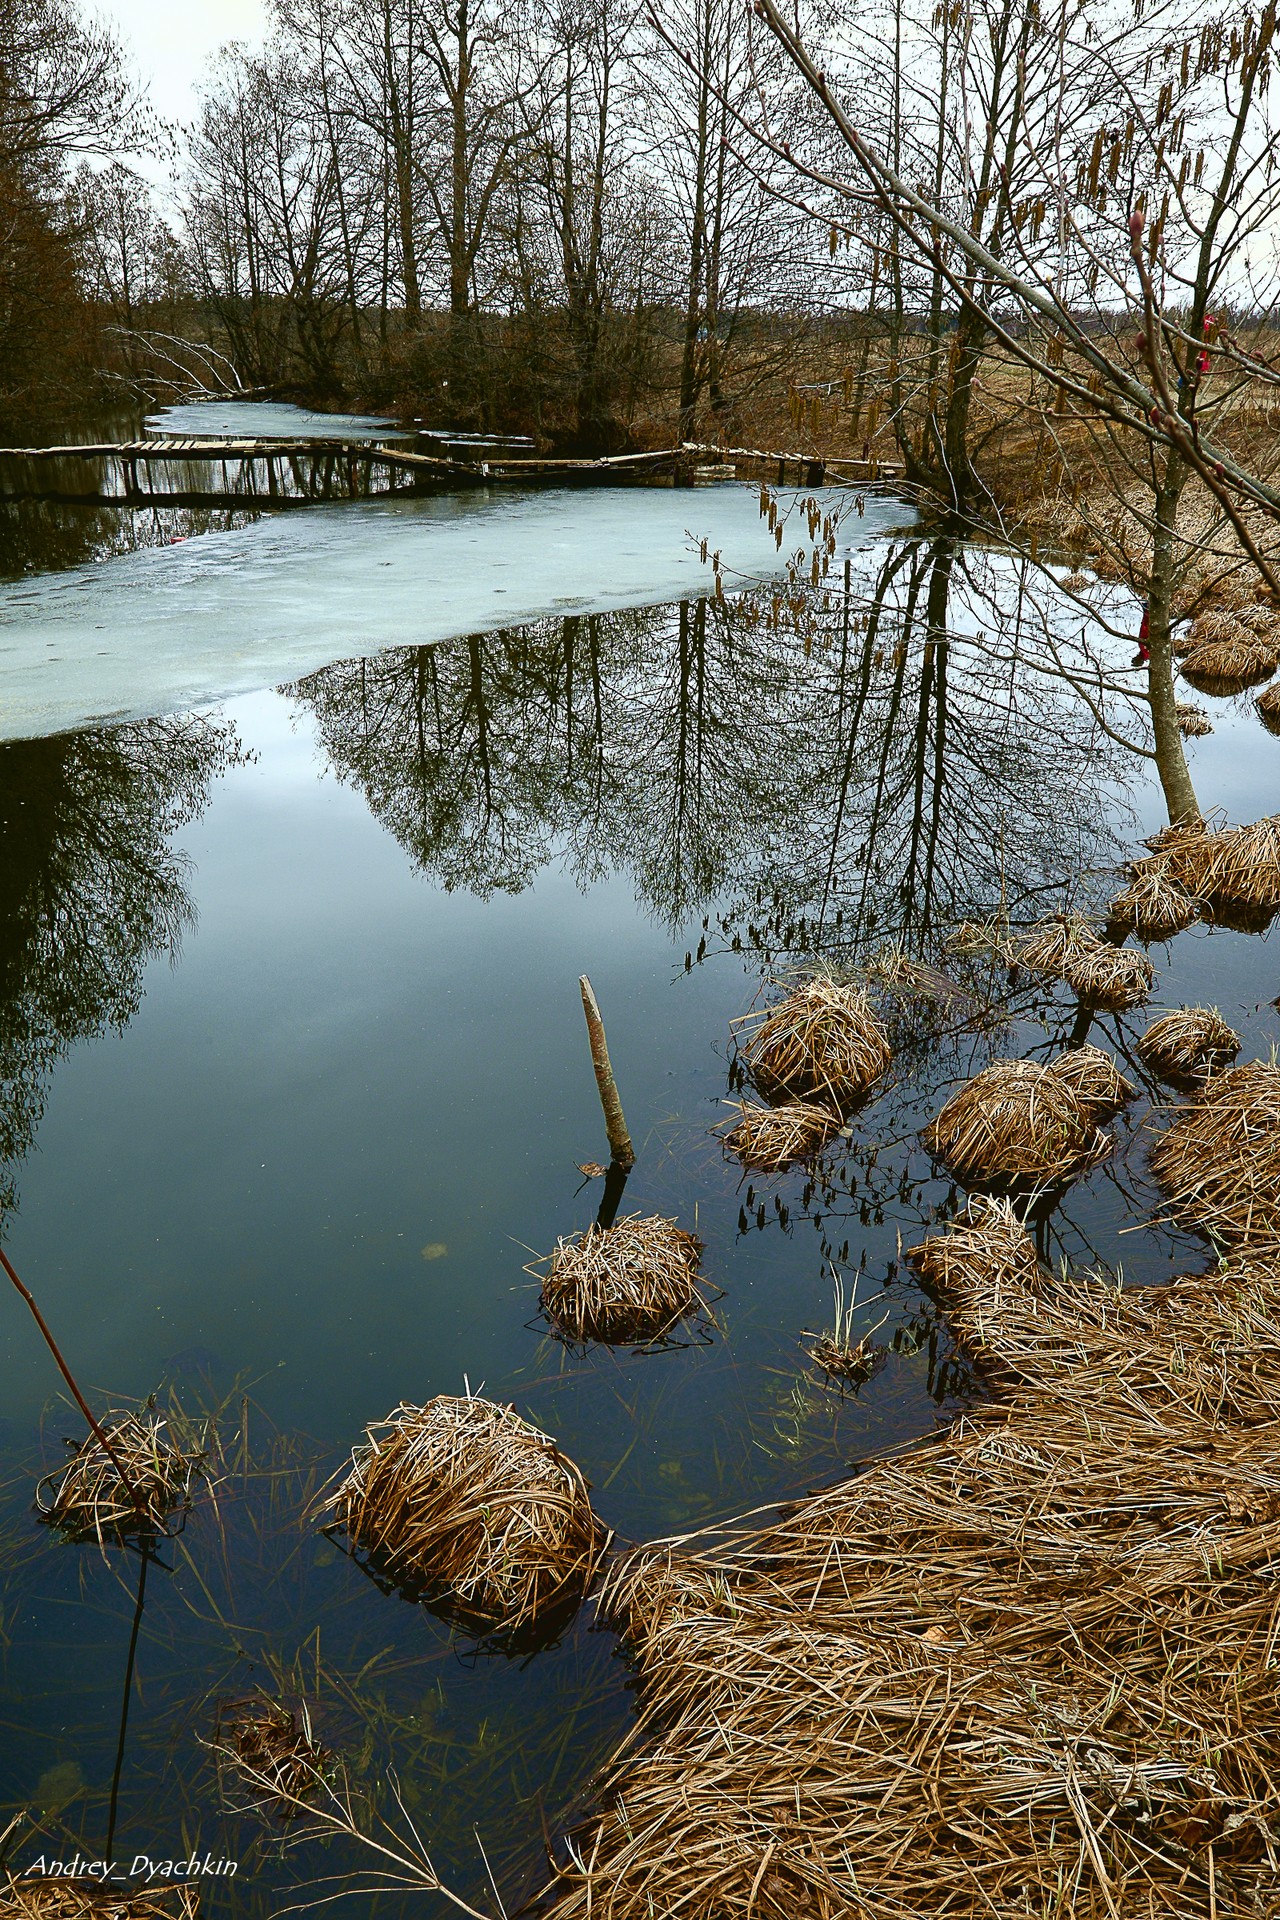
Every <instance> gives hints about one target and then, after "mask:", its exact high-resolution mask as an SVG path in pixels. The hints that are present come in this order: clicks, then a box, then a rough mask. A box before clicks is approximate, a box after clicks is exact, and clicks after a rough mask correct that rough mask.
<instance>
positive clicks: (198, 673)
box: [0, 485, 903, 739]
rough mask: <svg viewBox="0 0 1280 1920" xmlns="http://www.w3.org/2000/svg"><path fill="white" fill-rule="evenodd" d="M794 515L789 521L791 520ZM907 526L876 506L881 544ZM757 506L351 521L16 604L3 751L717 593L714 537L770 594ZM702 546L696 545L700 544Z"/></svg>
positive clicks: (30, 582)
mask: <svg viewBox="0 0 1280 1920" xmlns="http://www.w3.org/2000/svg"><path fill="white" fill-rule="evenodd" d="M784 504H785V503H784ZM902 516H903V509H902V508H901V507H900V506H896V505H894V504H892V503H888V502H886V503H875V502H872V503H869V504H868V509H867V514H866V517H865V519H862V520H857V519H852V518H851V520H850V522H849V523H848V525H849V527H851V528H852V529H854V530H855V531H854V532H853V534H852V537H853V538H856V539H858V540H859V541H865V540H867V539H869V538H871V537H872V536H873V535H874V534H875V533H876V532H878V531H880V530H883V529H885V528H887V527H888V526H889V525H890V524H891V523H894V524H900V523H901V520H902ZM802 534H803V528H802V525H801V524H800V523H797V524H796V526H795V531H794V538H789V539H787V540H786V541H784V547H783V552H782V553H781V554H780V553H779V552H778V551H777V550H776V548H775V546H774V541H773V537H772V535H771V534H770V533H769V531H768V528H767V527H766V526H765V524H764V522H763V521H762V520H761V518H760V515H759V511H758V505H757V497H756V492H755V489H754V488H752V487H746V486H737V485H729V486H722V487H709V488H706V489H699V490H698V491H697V492H695V493H687V492H677V491H675V490H674V489H661V488H647V487H646V488H630V487H626V488H616V489H614V488H607V489H600V490H596V491H577V492H567V491H556V492H538V493H520V494H499V495H486V494H483V493H481V492H479V491H477V492H476V493H472V494H466V495H462V496H456V495H455V496H450V497H436V498H428V499H418V500H406V499H395V500H391V499H388V500H380V501H360V502H343V503H340V504H336V505H333V506H329V507H316V508H308V509H300V510H298V511H295V512H291V513H288V514H286V515H283V516H280V517H275V518H269V519H263V520H259V521H257V522H255V523H254V524H253V525H250V526H247V527H241V528H238V529H235V530H233V531H229V532H220V533H211V534H203V535H200V536H199V537H198V538H194V539H191V540H188V541H185V542H183V543H181V544H179V545H176V546H170V547H152V548H144V549H141V550H139V551H137V552H134V553H129V554H125V555H123V556H121V557H120V558H118V559H112V560H108V561H104V562H102V563H100V564H98V565H92V566H84V567H77V568H75V569H74V570H71V571H68V572H65V573H55V574H45V575H41V576H38V577H36V578H34V579H32V578H27V579H24V580H17V581H14V582H12V583H11V584H6V585H2V586H0V738H7V739H19V738H22V737H24V736H27V735H32V734H45V733H58V732H62V731H63V730H64V729H66V728H70V727H75V726H79V725H84V724H91V723H93V722H99V721H104V720H124V719H136V718H141V717H142V716H143V715H146V714H155V713H168V712H173V711H175V710H177V709H181V708H185V707H191V706H198V705H202V704H206V703H208V702H209V701H212V700H216V699H219V698H221V697H222V696H223V695H228V694H233V693H242V692H249V691H251V690H253V689H255V688H259V687H265V686H272V685H274V684H276V683H277V682H279V681H281V680H287V679H292V678H294V677H295V676H296V675H298V674H301V673H308V672H311V671H312V670H313V669H315V668H317V667H321V666H327V665H328V664H329V663H330V662H332V661H334V660H342V659H350V658H352V657H353V656H355V655H362V654H371V653H376V652H377V651H378V650H379V649H380V648H382V647H389V646H406V645H424V644H427V643H429V642H432V641H437V640H446V639H451V638H454V637H456V636H457V635H460V634H465V633H474V632H477V631H484V630H487V629H489V628H493V627H498V626H515V625H517V624H518V623H520V622H522V621H526V620H533V619H536V618H538V617H539V616H541V615H544V614H557V613H571V612H578V613H587V612H603V611H606V610H610V609H614V608H618V607H627V606H640V605H648V606H652V605H654V604H656V603H658V602H660V601H663V600H674V599H677V598H679V597H680V596H681V595H684V594H699V593H704V592H707V591H708V590H709V589H710V588H711V585H712V572H711V567H710V565H709V564H706V563H704V562H703V561H702V560H701V559H700V557H699V553H698V550H697V547H696V545H695V544H694V542H695V541H696V540H698V539H701V538H702V537H703V536H704V535H705V536H706V538H707V540H708V541H709V543H710V546H711V548H712V549H713V550H714V549H716V548H719V549H720V550H721V552H722V555H723V561H724V565H725V566H726V568H728V569H732V570H734V571H736V572H738V573H740V574H743V575H746V576H748V577H753V578H763V577H767V576H769V575H771V574H775V573H777V572H778V571H779V570H780V569H781V568H782V566H783V564H784V561H785V556H786V552H787V551H788V550H792V551H794V549H795V547H796V545H797V544H798V543H799V541H800V539H801V538H802ZM690 535H692V536H693V539H692V540H691V539H690V537H689V536H690Z"/></svg>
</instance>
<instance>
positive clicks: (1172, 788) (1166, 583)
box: [1147, 454, 1200, 825]
mask: <svg viewBox="0 0 1280 1920" xmlns="http://www.w3.org/2000/svg"><path fill="white" fill-rule="evenodd" d="M1186 478H1187V470H1186V467H1185V466H1184V465H1183V463H1182V461H1181V460H1179V459H1178V457H1177V455H1176V454H1174V455H1171V456H1170V458H1169V460H1168V462H1167V464H1166V466H1165V471H1164V480H1163V484H1162V485H1161V487H1160V488H1159V490H1158V492H1157V494H1156V501H1155V507H1156V512H1155V528H1154V540H1153V543H1152V554H1151V578H1150V587H1149V593H1148V601H1147V626H1148V638H1147V647H1148V650H1149V653H1150V656H1151V657H1150V663H1149V665H1148V667H1147V691H1148V695H1149V698H1150V701H1151V730H1152V733H1153V735H1154V736H1155V751H1156V770H1157V772H1158V773H1159V775H1160V785H1161V787H1162V788H1163V789H1164V800H1165V805H1166V807H1167V808H1168V810H1169V821H1170V824H1171V825H1176V824H1177V823H1178V822H1179V821H1182V820H1198V819H1199V818H1200V803H1199V801H1198V800H1197V799H1196V790H1195V788H1194V787H1193V786H1192V784H1191V775H1190V773H1189V772H1188V770H1187V755H1186V748H1185V746H1184V744H1183V739H1182V729H1181V727H1180V726H1179V725H1178V698H1177V694H1176V692H1175V690H1174V684H1173V637H1172V634H1171V632H1170V625H1171V619H1170V615H1171V602H1172V598H1173V568H1174V532H1175V528H1176V525H1177V518H1178V502H1179V500H1180V498H1181V496H1182V489H1183V487H1184V486H1185V484H1186Z"/></svg>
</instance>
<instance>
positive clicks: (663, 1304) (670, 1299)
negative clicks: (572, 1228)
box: [528, 1213, 706, 1345]
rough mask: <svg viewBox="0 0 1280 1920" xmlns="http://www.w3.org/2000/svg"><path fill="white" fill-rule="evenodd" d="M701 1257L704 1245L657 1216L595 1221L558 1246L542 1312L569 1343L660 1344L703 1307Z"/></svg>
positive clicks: (550, 1263)
mask: <svg viewBox="0 0 1280 1920" xmlns="http://www.w3.org/2000/svg"><path fill="white" fill-rule="evenodd" d="M701 1257H702V1242H701V1240H699V1239H698V1238H697V1236H696V1235H695V1234H692V1233H686V1232H685V1230H684V1228H683V1227H678V1226H677V1225H676V1223H675V1221H674V1220H667V1219H664V1218H663V1217H662V1216H661V1215H660V1214H640V1213H633V1214H627V1215H624V1217H623V1218H622V1219H621V1220H616V1221H615V1222H614V1224H613V1225H612V1226H611V1227H601V1226H597V1225H594V1224H593V1225H592V1226H590V1227H588V1228H587V1230H586V1232H585V1233H582V1234H579V1235H577V1237H576V1238H574V1239H563V1240H559V1241H557V1242H556V1246H555V1250H554V1252H553V1253H551V1255H550V1256H549V1260H548V1263H547V1265H548V1270H547V1272H546V1274H545V1276H543V1278H542V1310H543V1312H544V1313H545V1314H546V1316H547V1318H548V1320H550V1322H551V1324H552V1326H554V1327H555V1328H556V1329H557V1330H558V1331H559V1332H560V1333H562V1334H564V1335H565V1336H566V1338H568V1339H570V1340H602V1341H605V1342H608V1343H612V1344H615V1345H616V1344H628V1343H631V1342H636V1343H643V1342H647V1341H650V1340H661V1339H663V1338H664V1337H665V1336H666V1335H667V1334H669V1333H670V1332H671V1330H672V1328H673V1327H674V1326H675V1325H676V1324H677V1322H678V1321H680V1320H682V1319H684V1318H685V1316H686V1315H688V1314H690V1313H694V1312H698V1311H703V1310H705V1308H706V1301H705V1300H704V1299H703V1297H702V1295H701V1294H700V1293H699V1291H698V1287H697V1272H698V1262H699V1260H700V1259H701ZM528 1271H529V1272H531V1273H532V1272H534V1271H535V1268H534V1267H530V1268H529V1269H528Z"/></svg>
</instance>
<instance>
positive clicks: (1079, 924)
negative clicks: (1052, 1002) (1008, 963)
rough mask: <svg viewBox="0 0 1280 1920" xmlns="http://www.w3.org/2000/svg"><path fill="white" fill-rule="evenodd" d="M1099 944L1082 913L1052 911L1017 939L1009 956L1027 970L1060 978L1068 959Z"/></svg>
mask: <svg viewBox="0 0 1280 1920" xmlns="http://www.w3.org/2000/svg"><path fill="white" fill-rule="evenodd" d="M1101 944H1102V943H1101V941H1100V940H1099V939H1098V936H1097V934H1096V932H1095V931H1094V929H1093V927H1092V926H1091V925H1090V924H1089V922H1088V921H1087V920H1086V919H1084V917H1083V916H1082V915H1081V914H1078V913H1055V914H1054V915H1053V916H1052V917H1051V918H1050V919H1048V920H1038V921H1037V922H1036V924H1035V926H1034V927H1031V928H1030V929H1029V930H1028V931H1027V933H1025V934H1024V935H1023V937H1022V939H1021V940H1019V941H1017V942H1016V944H1015V945H1014V947H1013V950H1012V953H1011V956H1010V957H1011V959H1013V960H1014V961H1015V962H1016V964H1017V965H1018V966H1020V967H1026V969H1027V971H1028V972H1029V973H1050V974H1052V975H1053V976H1054V978H1055V979H1059V980H1060V979H1061V978H1062V969H1063V968H1064V967H1065V966H1066V965H1067V963H1068V962H1069V961H1071V960H1074V959H1076V958H1077V956H1078V955H1080V954H1082V953H1091V952H1092V951H1093V949H1094V948H1095V947H1097V946H1100V945H1101Z"/></svg>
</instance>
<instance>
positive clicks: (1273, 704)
mask: <svg viewBox="0 0 1280 1920" xmlns="http://www.w3.org/2000/svg"><path fill="white" fill-rule="evenodd" d="M1253 705H1254V710H1255V712H1256V713H1257V716H1258V718H1259V720H1261V722H1262V724H1263V726H1264V727H1265V728H1266V729H1267V732H1268V733H1280V680H1276V681H1273V683H1272V684H1271V686H1269V687H1264V688H1263V689H1262V692H1261V693H1260V694H1259V695H1258V697H1257V699H1256V700H1255V701H1254V703H1253Z"/></svg>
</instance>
